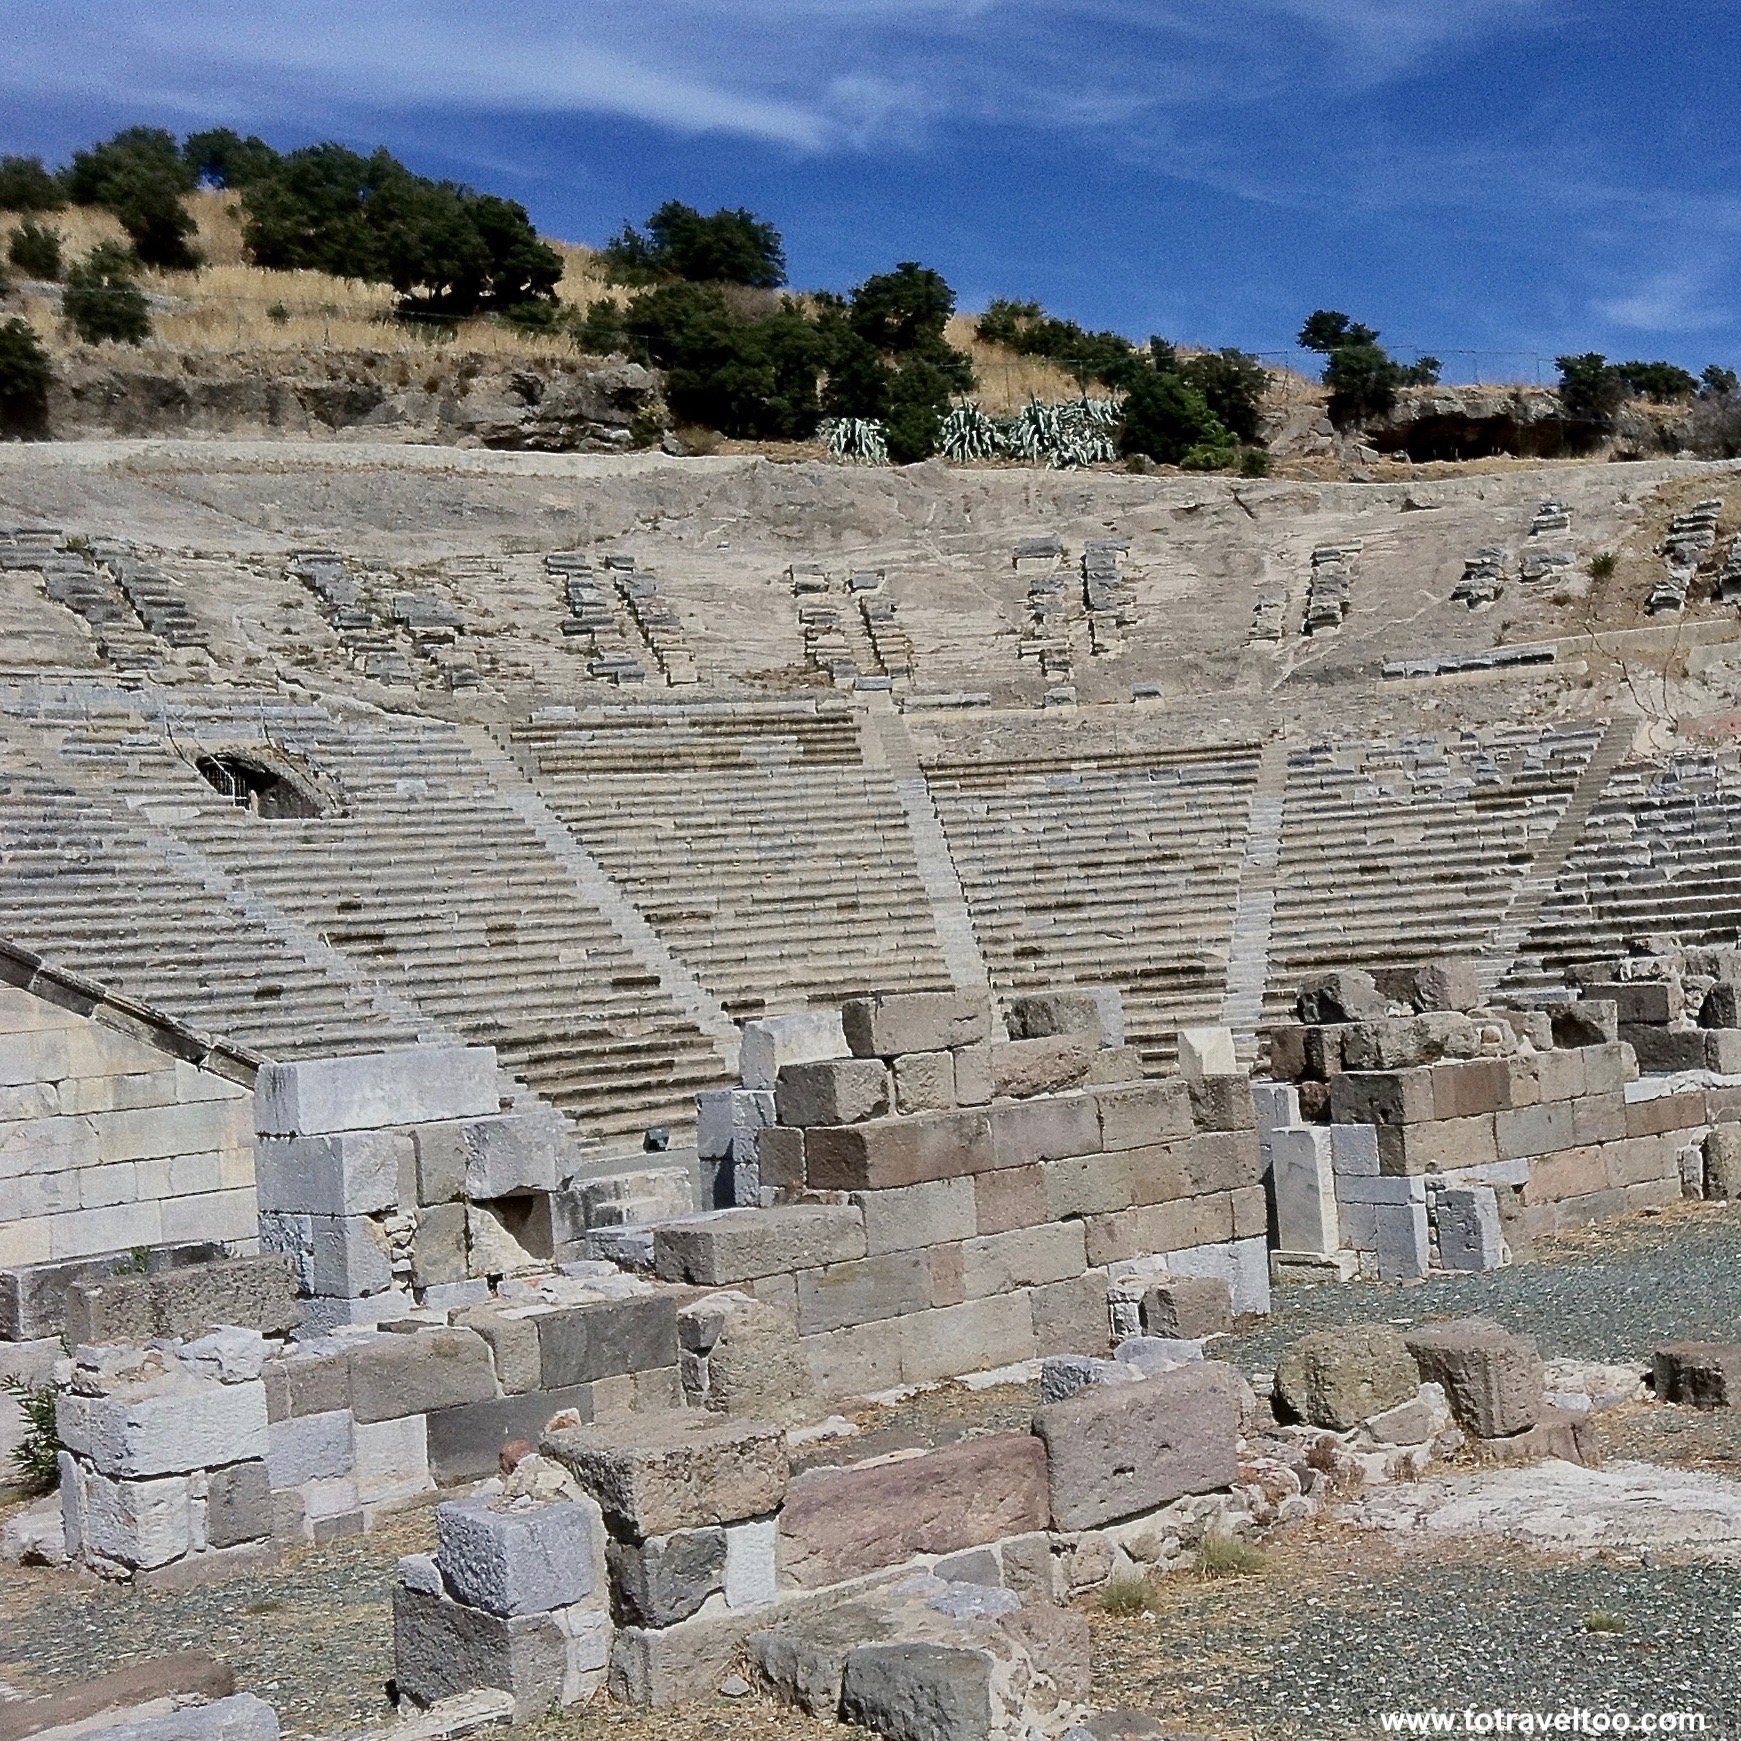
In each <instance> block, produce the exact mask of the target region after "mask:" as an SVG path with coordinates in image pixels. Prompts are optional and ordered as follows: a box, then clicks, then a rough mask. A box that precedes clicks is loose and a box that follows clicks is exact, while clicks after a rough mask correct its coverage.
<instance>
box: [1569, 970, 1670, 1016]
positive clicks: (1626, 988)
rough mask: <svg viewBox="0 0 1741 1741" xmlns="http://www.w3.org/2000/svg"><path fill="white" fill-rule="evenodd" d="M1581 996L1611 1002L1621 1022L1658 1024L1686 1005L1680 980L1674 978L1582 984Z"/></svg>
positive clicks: (1596, 1000) (1601, 1001)
mask: <svg viewBox="0 0 1741 1741" xmlns="http://www.w3.org/2000/svg"><path fill="white" fill-rule="evenodd" d="M1584 995H1585V996H1586V997H1588V998H1590V999H1592V1000H1593V1001H1595V1002H1599V1003H1612V1004H1613V1005H1614V1008H1615V1014H1616V1016H1617V1017H1618V1019H1619V1020H1620V1021H1621V1022H1622V1023H1624V1024H1636V1023H1642V1024H1646V1025H1649V1026H1655V1027H1662V1026H1665V1025H1666V1024H1667V1023H1669V1022H1672V1021H1674V1020H1675V1019H1676V1018H1677V1017H1679V1016H1680V1015H1681V1014H1683V1013H1684V1011H1685V1008H1686V1000H1685V997H1684V995H1683V993H1682V991H1681V984H1680V981H1679V980H1674V979H1628V980H1618V981H1614V982H1612V983H1609V984H1602V985H1586V986H1585V987H1584Z"/></svg>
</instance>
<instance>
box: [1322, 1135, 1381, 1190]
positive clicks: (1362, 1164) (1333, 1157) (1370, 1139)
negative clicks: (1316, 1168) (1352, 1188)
mask: <svg viewBox="0 0 1741 1741" xmlns="http://www.w3.org/2000/svg"><path fill="white" fill-rule="evenodd" d="M1330 1162H1331V1165H1332V1166H1333V1167H1334V1168H1335V1171H1336V1174H1337V1177H1338V1178H1341V1177H1344V1176H1346V1177H1349V1178H1375V1177H1377V1175H1378V1173H1379V1172H1380V1171H1381V1167H1380V1163H1379V1156H1378V1127H1377V1126H1376V1125H1370V1124H1333V1125H1331V1126H1330Z"/></svg>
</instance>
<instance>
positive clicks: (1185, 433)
mask: <svg viewBox="0 0 1741 1741" xmlns="http://www.w3.org/2000/svg"><path fill="white" fill-rule="evenodd" d="M1232 445H1233V444H1232V438H1231V437H1230V436H1229V435H1228V433H1227V431H1226V429H1225V428H1223V426H1222V424H1221V420H1220V419H1219V418H1218V417H1217V416H1216V415H1215V413H1214V412H1213V411H1211V410H1210V409H1209V401H1208V400H1207V399H1205V398H1204V397H1203V395H1202V393H1201V392H1200V391H1199V390H1198V389H1197V388H1195V387H1193V386H1192V385H1191V384H1190V383H1189V382H1188V381H1186V380H1185V379H1184V377H1183V376H1181V375H1177V374H1171V373H1161V372H1159V371H1156V370H1148V371H1146V372H1144V373H1143V374H1141V375H1139V376H1138V377H1137V379H1136V381H1135V382H1134V383H1133V384H1132V386H1131V388H1130V390H1129V391H1128V392H1127V393H1126V395H1125V400H1124V424H1123V427H1122V429H1121V430H1120V432H1119V451H1120V452H1121V453H1123V454H1126V455H1129V454H1133V453H1141V454H1147V455H1148V457H1149V458H1150V459H1157V460H1160V461H1161V462H1162V464H1164V465H1182V464H1184V463H1185V460H1186V456H1187V455H1191V454H1199V455H1201V454H1202V453H1204V452H1209V451H1213V452H1220V451H1222V450H1227V452H1228V459H1227V461H1226V463H1228V464H1231V463H1232V453H1231V450H1232Z"/></svg>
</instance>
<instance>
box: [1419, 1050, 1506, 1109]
mask: <svg viewBox="0 0 1741 1741" xmlns="http://www.w3.org/2000/svg"><path fill="white" fill-rule="evenodd" d="M1511 1064H1512V1061H1511V1060H1510V1059H1506V1058H1471V1059H1468V1060H1467V1061H1465V1062H1462V1063H1445V1064H1435V1065H1434V1066H1433V1068H1432V1080H1433V1117H1434V1118H1435V1119H1446V1118H1478V1117H1481V1116H1483V1115H1484V1114H1490V1113H1495V1112H1501V1111H1504V1110H1505V1109H1507V1108H1509V1107H1510V1105H1511Z"/></svg>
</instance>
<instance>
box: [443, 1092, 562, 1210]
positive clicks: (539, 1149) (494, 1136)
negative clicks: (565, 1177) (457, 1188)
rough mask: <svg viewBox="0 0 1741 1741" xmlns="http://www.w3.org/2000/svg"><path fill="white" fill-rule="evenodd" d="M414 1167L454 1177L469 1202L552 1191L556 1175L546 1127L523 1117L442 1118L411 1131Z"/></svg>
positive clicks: (549, 1129) (553, 1145) (551, 1138)
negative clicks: (414, 1145)
mask: <svg viewBox="0 0 1741 1741" xmlns="http://www.w3.org/2000/svg"><path fill="white" fill-rule="evenodd" d="M417 1148H418V1155H419V1157H420V1164H421V1165H423V1166H425V1167H427V1168H429V1169H431V1170H432V1171H433V1172H434V1173H436V1174H437V1175H438V1176H439V1177H441V1178H443V1179H450V1178H453V1177H454V1176H456V1175H457V1176H458V1177H459V1178H460V1179H461V1180H462V1181H463V1186H462V1188H463V1191H464V1194H465V1195H466V1196H467V1197H469V1198H471V1199H472V1200H473V1201H474V1202H487V1201H488V1200H489V1199H490V1198H492V1197H508V1196H513V1195H515V1194H516V1193H521V1192H527V1191H553V1190H555V1188H556V1175H557V1171H558V1164H557V1163H558V1158H559V1157H558V1154H557V1138H556V1133H555V1131H554V1130H553V1128H552V1126H551V1125H550V1124H549V1123H548V1122H547V1121H546V1120H545V1119H542V1118H538V1117H535V1116H533V1115H531V1114H528V1113H511V1112H510V1113H496V1114H494V1116H492V1117H489V1118H467V1119H449V1120H444V1121H443V1122H441V1123H440V1124H437V1125H435V1126H433V1127H431V1128H427V1129H423V1130H420V1131H418V1133H417Z"/></svg>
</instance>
